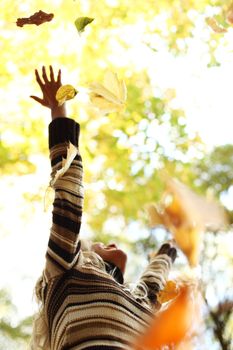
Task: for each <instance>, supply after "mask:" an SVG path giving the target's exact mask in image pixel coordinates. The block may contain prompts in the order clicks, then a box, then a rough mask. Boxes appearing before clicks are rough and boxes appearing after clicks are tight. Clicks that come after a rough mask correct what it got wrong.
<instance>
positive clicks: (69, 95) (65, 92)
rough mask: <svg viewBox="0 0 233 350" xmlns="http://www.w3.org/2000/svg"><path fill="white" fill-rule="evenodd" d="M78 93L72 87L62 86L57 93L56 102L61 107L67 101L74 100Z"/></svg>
mask: <svg viewBox="0 0 233 350" xmlns="http://www.w3.org/2000/svg"><path fill="white" fill-rule="evenodd" d="M77 93H78V91H77V90H76V89H75V88H74V87H73V86H72V85H69V84H67V85H62V86H61V87H60V88H59V89H58V90H57V93H56V100H57V101H58V105H59V106H61V105H62V104H63V103H64V102H65V101H67V100H72V99H73V98H74V97H75V96H76V95H77Z"/></svg>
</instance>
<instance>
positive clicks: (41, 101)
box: [30, 95, 46, 107]
mask: <svg viewBox="0 0 233 350" xmlns="http://www.w3.org/2000/svg"><path fill="white" fill-rule="evenodd" d="M30 97H31V98H32V99H33V100H35V101H36V102H39V103H40V104H41V105H42V106H45V107H46V104H45V101H44V100H43V99H42V98H39V97H37V96H33V95H31V96H30Z"/></svg>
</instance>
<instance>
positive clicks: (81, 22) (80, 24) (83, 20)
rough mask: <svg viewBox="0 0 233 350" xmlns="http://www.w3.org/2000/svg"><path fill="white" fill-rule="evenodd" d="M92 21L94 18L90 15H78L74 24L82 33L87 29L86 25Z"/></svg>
mask: <svg viewBox="0 0 233 350" xmlns="http://www.w3.org/2000/svg"><path fill="white" fill-rule="evenodd" d="M92 21H94V18H90V17H78V18H77V19H76V20H75V22H74V24H75V26H76V28H77V30H78V32H79V33H82V32H83V31H84V29H85V27H86V26H87V25H88V24H90V23H91V22H92Z"/></svg>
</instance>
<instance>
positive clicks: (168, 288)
mask: <svg viewBox="0 0 233 350" xmlns="http://www.w3.org/2000/svg"><path fill="white" fill-rule="evenodd" d="M178 294H179V287H178V286H177V284H176V283H175V282H174V281H167V283H166V285H165V287H164V289H163V290H161V291H160V292H159V293H158V296H157V299H158V302H159V303H160V304H163V303H166V302H168V301H169V300H171V299H174V298H175V297H177V295H178Z"/></svg>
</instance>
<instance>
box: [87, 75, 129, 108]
mask: <svg viewBox="0 0 233 350" xmlns="http://www.w3.org/2000/svg"><path fill="white" fill-rule="evenodd" d="M89 89H90V100H91V102H92V104H93V105H95V106H96V107H97V108H98V109H100V110H101V112H102V113H111V112H117V111H121V110H122V109H123V108H124V107H125V102H126V96H127V90H126V86H125V82H124V81H123V80H119V79H118V76H117V74H116V73H113V72H110V71H108V72H107V73H106V74H105V76H104V82H103V84H100V83H96V82H94V83H91V84H90V85H89Z"/></svg>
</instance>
